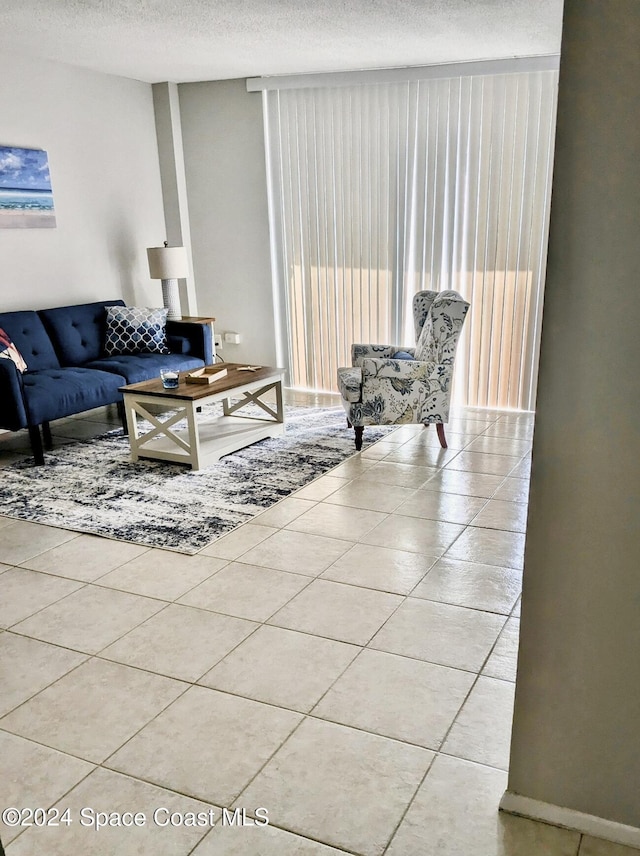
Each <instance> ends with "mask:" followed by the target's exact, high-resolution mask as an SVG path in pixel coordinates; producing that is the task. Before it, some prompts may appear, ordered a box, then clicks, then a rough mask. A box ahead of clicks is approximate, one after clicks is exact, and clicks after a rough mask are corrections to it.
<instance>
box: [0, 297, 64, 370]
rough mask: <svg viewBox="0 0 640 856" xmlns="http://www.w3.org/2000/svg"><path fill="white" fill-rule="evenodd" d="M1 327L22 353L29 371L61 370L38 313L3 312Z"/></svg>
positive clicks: (0, 316) (0, 317)
mask: <svg viewBox="0 0 640 856" xmlns="http://www.w3.org/2000/svg"><path fill="white" fill-rule="evenodd" d="M0 327H2V329H3V330H4V331H5V333H6V334H7V335H8V336H9V338H10V339H11V341H12V342H13V344H14V345H15V346H16V348H17V349H18V351H19V352H20V353H21V355H22V358H23V359H24V361H25V363H26V364H27V369H28V371H32V372H33V371H38V370H39V369H59V368H60V363H59V361H58V358H57V356H56V352H55V351H54V349H53V345H52V343H51V339H50V338H49V336H48V335H47V331H46V330H45V327H44V324H43V323H42V321H41V319H40V318H39V317H38V313H37V312H31V311H23V312H2V313H0Z"/></svg>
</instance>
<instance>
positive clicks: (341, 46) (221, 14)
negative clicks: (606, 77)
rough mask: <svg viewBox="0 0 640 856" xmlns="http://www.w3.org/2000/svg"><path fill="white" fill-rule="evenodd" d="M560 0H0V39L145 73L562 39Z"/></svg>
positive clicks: (246, 71) (500, 53)
mask: <svg viewBox="0 0 640 856" xmlns="http://www.w3.org/2000/svg"><path fill="white" fill-rule="evenodd" d="M561 16H562V0H304V2H296V0H1V2H0V48H2V49H4V50H7V51H11V52H19V53H21V54H23V55H24V54H27V55H31V56H39V57H45V58H47V59H51V60H57V61H59V62H66V63H70V64H72V65H78V66H83V67H85V68H91V69H94V70H96V71H102V72H108V73H111V74H120V75H124V76H125V77H133V78H137V79H139V80H145V81H148V82H158V81H164V80H170V81H175V82H184V81H194V80H217V79H225V78H233V77H252V76H260V75H269V74H289V73H303V72H314V71H341V70H353V69H360V68H386V67H396V66H411V65H427V64H432V63H443V62H456V61H465V60H474V59H493V58H504V57H514V56H529V55H533V54H556V53H559V51H560V31H561Z"/></svg>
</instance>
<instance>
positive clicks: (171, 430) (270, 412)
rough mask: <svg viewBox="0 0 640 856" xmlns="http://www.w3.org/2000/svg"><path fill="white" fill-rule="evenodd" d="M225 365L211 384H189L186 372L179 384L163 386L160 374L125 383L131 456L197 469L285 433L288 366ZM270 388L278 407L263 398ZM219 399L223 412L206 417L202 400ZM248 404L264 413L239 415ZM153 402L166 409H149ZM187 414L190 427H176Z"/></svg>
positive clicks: (204, 403) (187, 425) (136, 458)
mask: <svg viewBox="0 0 640 856" xmlns="http://www.w3.org/2000/svg"><path fill="white" fill-rule="evenodd" d="M225 368H226V369H227V374H226V376H225V377H223V378H221V379H220V380H216V381H215V382H214V383H212V384H209V385H205V384H203V385H200V384H190V383H186V381H185V380H184V378H185V375H186V374H187V372H183V373H181V375H180V382H179V384H178V387H177V389H164V387H163V386H162V381H161V380H160V379H159V378H156V379H154V380H148V381H142V383H134V384H129V385H128V386H123V387H121V388H120V392H122V395H123V398H124V408H125V412H126V414H127V428H128V431H129V443H130V445H131V460H132V461H137V460H138V458H154V459H156V460H160V461H174V462H176V463H181V464H188V465H189V466H190V467H191V469H193V470H199V469H202V467H205V466H208V465H210V464H212V463H215V462H216V461H218V460H219V459H220V458H221V457H223V456H224V455H228V454H229V453H230V452H235V451H236V450H237V449H242V448H243V447H244V446H249V445H251V444H252V443H255V442H256V441H258V440H263V439H264V438H265V437H278V436H279V435H281V434H282V433H283V432H284V408H283V404H282V378H283V377H284V369H278V368H271V367H269V366H259V367H258V368H257V370H255V371H248V370H246V364H244V363H225ZM269 392H271V393H272V395H271V398H273V396H274V394H275V406H274V403H273V402H272V401H271V400H268V401H267V400H265V396H266V394H267V393H269ZM232 397H233V398H234V399H237V398H238V397H240V401H234V402H232V401H231V398H232ZM215 401H222V405H223V415H222V416H218V417H214V418H207V417H206V416H204V415H203V414H201V413H200V412H199V409H200V408H201V407H202V406H203V405H207V404H211V403H212V402H215ZM247 404H255V405H258V407H260V408H261V410H262V411H263V414H264V415H263V414H261V415H260V416H255V415H242V414H239V413H238V411H240V410H241V409H242V408H243V407H245V406H246V405H247ZM149 405H161V406H162V407H163V408H164V410H163V412H161V413H159V414H158V413H151V412H149V409H148V407H149ZM154 409H155V408H154ZM167 411H169V412H168V413H167ZM138 416H141V417H142V418H143V419H146V421H147V422H149V423H150V424H151V426H152V427H151V430H149V431H146V432H144V433H142V432H141V430H140V426H139V424H138V419H137V417H138ZM184 419H186V422H187V424H186V427H184V428H176V427H175V426H176V423H178V422H180V421H182V420H184Z"/></svg>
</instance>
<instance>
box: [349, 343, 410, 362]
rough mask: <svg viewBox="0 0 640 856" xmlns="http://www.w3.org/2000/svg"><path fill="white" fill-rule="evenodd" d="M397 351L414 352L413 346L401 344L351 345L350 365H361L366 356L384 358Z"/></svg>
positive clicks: (391, 355)
mask: <svg viewBox="0 0 640 856" xmlns="http://www.w3.org/2000/svg"><path fill="white" fill-rule="evenodd" d="M398 351H406V352H407V353H409V354H413V353H414V352H415V348H405V347H404V346H402V345H360V344H359V345H351V365H352V366H361V365H362V361H363V360H364V359H365V358H366V357H371V358H374V359H375V358H378V359H385V358H390V357H393V355H394V354H395V353H397V352H398Z"/></svg>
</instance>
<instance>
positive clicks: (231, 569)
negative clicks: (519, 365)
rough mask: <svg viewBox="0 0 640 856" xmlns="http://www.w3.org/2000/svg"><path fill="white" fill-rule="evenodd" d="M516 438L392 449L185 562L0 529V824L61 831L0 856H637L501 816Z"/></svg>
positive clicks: (505, 426) (514, 421)
mask: <svg viewBox="0 0 640 856" xmlns="http://www.w3.org/2000/svg"><path fill="white" fill-rule="evenodd" d="M329 400H330V401H331V403H335V400H334V399H329ZM319 403H326V402H319ZM114 421H115V415H114V413H113V412H112V411H111V410H99V411H95V412H92V413H89V414H86V415H85V416H84V417H83V418H78V419H72V420H64V421H62V422H61V423H60V424H59V425H54V426H53V429H54V438H55V441H56V442H57V443H63V442H69V441H70V440H72V439H73V438H74V437H90V436H92V435H93V434H96V433H101V432H103V431H104V430H106V429H107V428H111V427H113V425H114ZM532 429H533V416H532V414H517V413H501V412H497V411H486V410H480V409H477V410H473V409H469V410H466V411H460V412H458V413H457V414H455V416H454V417H453V418H452V420H451V423H450V425H449V428H448V437H449V449H448V450H446V451H443V450H441V449H440V448H439V445H438V442H437V438H436V435H435V431H434V430H433V429H432V428H431V429H426V430H425V429H423V428H421V427H420V426H404V427H402V428H399V429H397V430H396V431H395V432H394V433H392V434H390V435H388V436H387V437H385V439H384V440H382V441H380V442H379V443H377V444H375V445H373V446H367V447H365V449H364V450H363V452H362V453H361V454H359V455H355V456H354V457H353V458H351V459H349V460H348V461H346V462H345V463H344V464H342V465H340V466H339V467H337V468H335V469H334V470H333V471H331V472H330V473H328V474H327V475H324V476H322V477H321V478H319V479H317V480H316V481H315V482H313V483H312V484H310V485H307V486H306V487H304V488H302V489H301V490H299V491H298V492H297V494H295V495H294V496H292V497H290V498H288V499H285V500H283V501H282V502H281V503H279V504H278V505H277V506H274V507H273V508H271V509H269V510H267V511H265V512H264V513H263V514H262V515H260V516H259V517H256V518H254V519H253V520H252V521H251V522H250V523H248V524H245V525H244V526H242V527H240V528H239V529H237V530H235V531H234V532H232V533H230V534H229V535H227V536H225V537H224V538H221V539H220V540H218V541H216V542H214V543H213V544H211V545H209V546H208V547H207V548H205V549H204V550H202V551H201V553H200V554H199V555H197V556H184V555H180V554H176V553H172V552H167V551H162V550H155V549H151V550H150V549H146V548H143V547H138V546H135V545H131V544H125V543H120V542H116V541H107V540H104V539H100V538H95V537H92V536H88V535H79V534H77V533H74V532H69V531H65V530H60V529H55V528H51V527H45V526H38V525H36V524H32V523H24V522H20V521H14V520H10V519H8V518H3V517H0V649H1V653H0V657H1V662H2V670H3V678H2V697H1V699H0V717H1V718H0V758H2V762H1V768H2V774H1V775H0V802H1V803H2V806H17V807H25V808H26V807H31V808H36V807H41V808H44V809H47V810H49V819H55V815H56V812H59V813H60V815H61V816H65V815H63V814H62V813H63V812H64V811H65V809H67V808H68V809H69V814H68V815H66V817H69V818H70V819H71V823H70V824H66V823H64V822H63V823H62V824H61V825H60V826H57V827H53V826H48V827H37V826H32V827H30V828H27V827H18V828H9V827H7V826H4V827H2V826H0V835H1V836H2V840H3V841H4V843H5V845H6V844H7V843H8V848H7V854H8V856H41V854H44V853H46V854H47V856H62V854H65V856H69V854H73V855H74V856H76V854H78V856H79V854H81V856H94V854H95V856H102V854H105V856H107V854H115V853H117V854H118V856H133V854H149V856H151V854H153V856H165V854H166V856H188V854H194V856H330V854H340V853H342V854H357V856H381V854H389V856H436V854H437V856H475V854H477V856H632V854H634V853H636V854H637V851H632V850H630V849H628V848H624V847H619V846H614V845H610V844H607V843H606V842H602V841H597V840H595V839H592V838H589V837H587V836H582V837H581V836H580V835H579V834H578V833H574V832H569V831H566V830H560V829H556V828H554V827H550V826H546V825H543V824H537V823H533V822H531V821H527V820H523V819H518V818H514V817H511V816H504V815H501V814H499V813H498V811H497V806H498V802H499V800H500V797H501V795H502V793H503V791H504V788H505V785H506V769H507V766H508V759H509V737H510V724H511V714H512V706H513V693H514V681H515V673H516V656H517V647H518V630H519V614H520V613H519V610H520V601H519V594H520V583H521V574H522V570H521V569H522V554H523V545H524V531H525V525H526V506H527V498H528V469H529V453H530V444H531V437H532ZM345 430H346V429H345ZM365 439H366V431H365ZM27 451H28V449H27V446H26V443H25V438H24V436H23V435H21V434H19V435H15V436H6V435H4V436H2V437H0V465H7V464H9V463H11V462H12V461H14V460H17V459H19V458H21V457H23V456H24V455H25V454H26V452H27ZM260 807H264V808H266V809H267V810H268V812H269V820H270V825H269V826H268V827H267V826H260V825H258V824H254V823H253V818H255V817H257V816H258V815H256V814H254V813H255V812H256V810H257V809H258V808H260ZM223 808H224V809H227V810H228V812H229V813H228V815H226V818H227V819H231V820H234V819H235V821H236V824H237V823H239V822H240V821H241V819H242V817H243V816H244V822H245V825H236V824H231V823H227V824H225V825H223V823H222V809H223ZM82 809H84V810H85V814H84V815H81V810H82ZM235 809H244V811H245V814H244V815H242V814H241V813H240V812H238V813H236V814H234V811H235ZM155 810H160V811H159V814H158V815H157V816H156V820H155V821H154V811H155ZM97 812H107V813H109V812H111V813H114V814H112V817H111V820H112V822H115V821H114V820H113V818H116V819H117V816H116V815H115V813H119V815H118V816H119V817H121V818H122V817H124V814H123V813H124V812H134V813H135V812H138V813H140V814H139V818H138V821H140V818H142V819H143V820H144V821H145V822H144V825H135V826H129V827H123V826H108V827H106V828H103V829H101V830H100V831H96V829H95V828H94V826H95V821H96V813H97ZM210 812H213V815H211V814H210ZM198 813H199V814H200V817H198ZM258 814H259V813H258ZM212 816H213V818H214V819H215V820H216V823H215V825H213V826H211V824H210V819H211V817H212ZM169 818H172V819H171V820H168V819H169ZM190 819H191V820H193V823H196V825H193V823H191V822H190ZM156 821H157V822H156ZM132 822H133V821H132ZM199 823H202V824H203V825H197V824H199ZM92 824H93V825H92Z"/></svg>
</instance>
